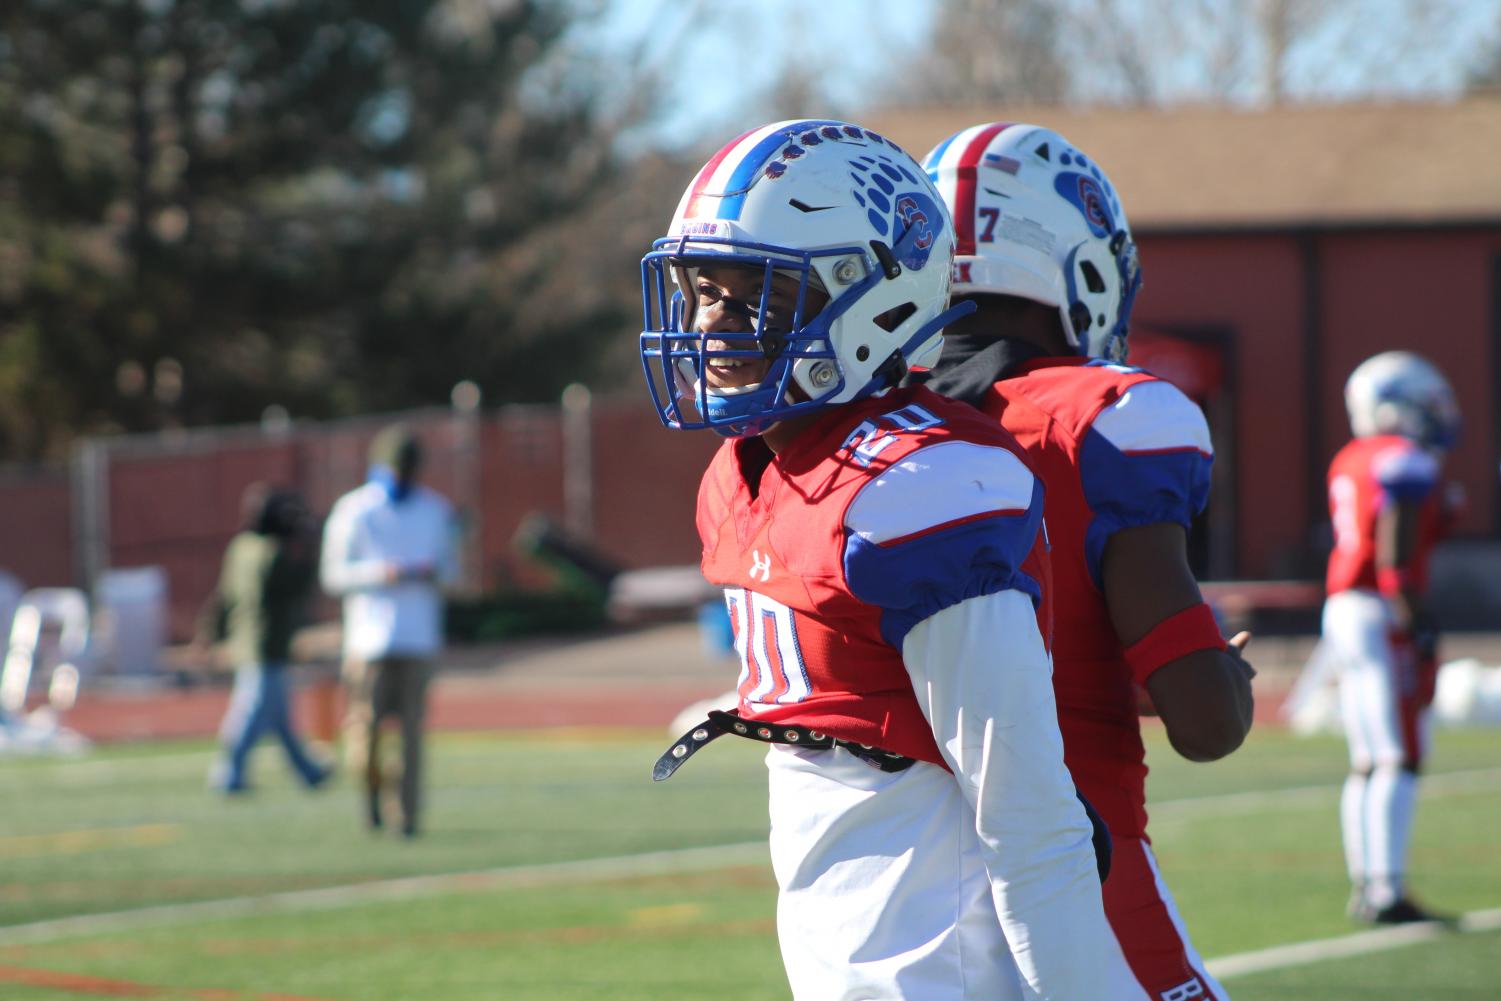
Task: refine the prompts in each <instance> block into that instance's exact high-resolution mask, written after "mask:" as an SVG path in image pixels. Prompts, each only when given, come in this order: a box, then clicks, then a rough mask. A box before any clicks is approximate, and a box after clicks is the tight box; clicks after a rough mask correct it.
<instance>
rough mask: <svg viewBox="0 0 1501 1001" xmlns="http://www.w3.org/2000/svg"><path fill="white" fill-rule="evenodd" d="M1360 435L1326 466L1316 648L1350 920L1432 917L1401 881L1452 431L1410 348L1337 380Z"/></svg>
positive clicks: (1424, 706)
mask: <svg viewBox="0 0 1501 1001" xmlns="http://www.w3.org/2000/svg"><path fill="white" fill-rule="evenodd" d="M1345 406H1346V408H1347V409H1348V410H1349V412H1350V428H1351V430H1352V431H1353V432H1354V434H1355V439H1354V440H1353V441H1351V442H1350V443H1349V444H1348V445H1346V446H1345V447H1344V448H1342V449H1340V450H1339V452H1338V453H1337V454H1336V455H1335V457H1334V461H1333V462H1332V463H1331V464H1330V466H1329V514H1330V518H1331V519H1332V520H1333V523H1334V550H1333V552H1331V553H1330V554H1329V574H1328V578H1327V580H1326V582H1325V583H1326V588H1327V590H1328V593H1329V597H1328V600H1327V601H1326V602H1325V603H1324V629H1323V631H1324V636H1323V642H1324V643H1325V644H1326V645H1327V646H1328V650H1329V654H1330V655H1331V656H1333V657H1335V658H1336V662H1337V663H1338V664H1339V672H1340V673H1339V689H1340V707H1341V710H1342V715H1343V719H1344V725H1345V734H1346V738H1347V740H1348V742H1349V745H1350V775H1349V778H1347V779H1346V780H1345V788H1344V794H1343V796H1342V798H1341V800H1340V821H1341V826H1342V828H1343V831H1344V842H1345V862H1346V865H1347V867H1348V869H1349V873H1350V881H1351V883H1352V884H1353V885H1354V892H1353V893H1352V895H1351V898H1350V914H1351V916H1352V917H1355V918H1356V919H1358V920H1362V921H1369V922H1375V923H1380V924H1399V923H1403V922H1408V921H1427V920H1431V919H1433V915H1431V914H1429V913H1428V912H1427V911H1425V910H1424V909H1423V908H1421V907H1419V906H1418V905H1417V904H1415V903H1413V902H1412V901H1411V900H1410V899H1409V898H1408V897H1407V896H1406V890H1405V887H1404V885H1403V874H1404V872H1405V870H1406V867H1407V866H1406V863H1407V842H1408V834H1409V832H1410V831H1411V830H1412V817H1413V808H1414V802H1415V800H1416V797H1417V777H1418V769H1419V767H1420V766H1421V765H1422V762H1423V752H1424V749H1425V745H1426V743H1427V715H1428V707H1429V705H1430V704H1431V703H1432V701H1433V693H1434V686H1435V683H1436V681H1437V677H1438V658H1437V641H1438V633H1437V629H1436V627H1435V623H1434V618H1433V615H1432V614H1431V612H1430V611H1429V609H1428V607H1427V604H1426V602H1425V600H1424V591H1425V589H1426V587H1427V582H1428V557H1429V554H1430V552H1431V551H1432V549H1433V545H1434V543H1435V542H1437V541H1438V539H1439V537H1440V536H1441V535H1442V534H1443V533H1444V531H1445V530H1446V529H1447V527H1448V524H1449V522H1450V520H1451V515H1452V514H1453V507H1454V505H1453V503H1452V501H1451V500H1450V498H1452V497H1453V496H1454V494H1453V493H1452V491H1445V490H1443V489H1441V485H1440V465H1441V462H1442V457H1443V453H1444V452H1445V451H1446V450H1447V449H1448V448H1449V447H1450V446H1451V445H1453V443H1454V439H1455V437H1456V436H1457V434H1458V432H1459V408H1458V406H1457V404H1456V403H1455V401H1454V393H1453V390H1451V389H1450V388H1449V383H1448V381H1447V380H1445V379H1444V377H1443V376H1442V375H1441V374H1439V372H1438V370H1437V369H1435V368H1434V367H1433V366H1432V365H1430V364H1429V363H1428V362H1427V361H1425V360H1424V359H1422V358H1420V357H1418V356H1417V355H1414V354H1409V353H1408V352H1405V351H1387V352H1385V353H1383V354H1379V355H1376V356H1375V357H1373V358H1368V359H1366V360H1365V361H1364V362H1362V363H1361V364H1360V365H1359V366H1358V367H1357V368H1356V369H1355V371H1354V372H1352V373H1351V374H1350V378H1349V381H1348V382H1346V384H1345Z"/></svg>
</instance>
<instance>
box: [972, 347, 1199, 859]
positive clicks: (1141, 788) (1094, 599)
mask: <svg viewBox="0 0 1501 1001" xmlns="http://www.w3.org/2000/svg"><path fill="white" fill-rule="evenodd" d="M981 408H982V409H983V410H985V412H986V413H988V414H990V415H992V416H993V417H994V418H996V419H997V420H998V421H999V422H1000V423H1001V426H1002V427H1004V428H1005V429H1006V430H1007V431H1009V432H1011V434H1012V435H1014V436H1015V437H1016V440H1017V442H1018V443H1019V444H1020V445H1021V446H1022V447H1023V448H1024V449H1025V450H1026V453H1027V458H1028V460H1029V461H1030V462H1031V464H1032V468H1033V469H1034V470H1036V472H1037V474H1038V475H1039V476H1041V477H1042V481H1043V483H1044V484H1045V485H1046V488H1047V501H1046V515H1045V517H1046V522H1047V532H1048V537H1049V540H1050V542H1051V544H1052V553H1051V555H1052V575H1053V601H1052V608H1053V614H1054V627H1055V628H1054V635H1053V683H1054V684H1053V687H1054V690H1055V691H1056V693H1057V697H1058V718H1059V724H1060V726H1061V728H1062V730H1063V744H1064V756H1065V760H1066V761H1067V763H1068V766H1069V770H1070V771H1071V772H1073V775H1074V780H1075V781H1076V782H1077V783H1078V785H1079V789H1080V791H1081V792H1083V793H1084V796H1085V798H1086V799H1088V800H1089V801H1090V803H1092V804H1093V805H1094V807H1095V809H1096V810H1098V811H1099V813H1100V815H1101V817H1103V818H1104V820H1105V822H1106V824H1107V825H1108V826H1109V828H1110V830H1111V831H1112V832H1114V833H1116V834H1120V835H1130V836H1138V837H1144V836H1145V829H1146V809H1145V800H1146V788H1145V787H1146V774H1147V767H1146V762H1145V758H1146V752H1145V749H1144V748H1143V746H1142V742H1141V729H1140V723H1139V720H1138V717H1137V708H1136V695H1135V689H1134V687H1133V681H1132V676H1131V671H1130V669H1129V668H1128V667H1127V666H1126V663H1125V660H1124V659H1123V658H1122V655H1121V650H1122V647H1121V642H1120V639H1119V638H1118V637H1117V636H1116V634H1115V628H1114V626H1113V625H1112V624H1111V622H1110V615H1109V611H1108V609H1107V607H1106V605H1105V596H1104V593H1103V591H1102V590H1101V582H1100V562H1101V559H1102V557H1103V555H1104V551H1105V543H1106V542H1107V541H1108V540H1109V538H1110V536H1111V534H1112V533H1114V532H1116V531H1118V530H1120V529H1123V528H1129V527H1134V526H1141V525H1153V524H1161V523H1164V522H1171V523H1175V524H1179V525H1182V526H1184V528H1185V529H1186V528H1187V527H1188V525H1189V524H1190V522H1191V521H1192V520H1193V518H1194V516H1195V515H1196V514H1197V513H1198V512H1199V511H1201V510H1202V509H1203V507H1204V505H1205V503H1206V502H1207V500H1208V496H1209V473H1210V466H1211V463H1212V461H1213V450H1212V448H1211V446H1210V443H1209V430H1208V426H1207V425H1206V424H1205V422H1204V416H1203V414H1202V413H1201V412H1200V411H1199V409H1198V407H1197V406H1195V405H1194V404H1193V402H1192V401H1190V400H1189V399H1188V398H1187V397H1185V396H1184V395H1183V394H1182V393H1181V392H1179V391H1178V390H1177V389H1176V388H1174V387H1173V386H1172V385H1171V384H1169V383H1166V382H1163V381H1161V380H1159V379H1157V378H1156V377H1155V376H1153V375H1151V374H1150V373H1147V372H1144V371H1141V370H1140V369H1134V368H1129V367H1126V366H1122V365H1111V364H1108V363H1105V362H1101V361H1091V360H1088V359H1084V358H1041V359H1036V360H1034V361H1031V362H1027V363H1025V364H1023V365H1021V366H1019V367H1018V369H1017V371H1016V374H1015V375H1013V376H1012V377H1010V378H1006V379H1003V380H1001V381H1000V382H998V383H996V384H995V386H994V387H993V388H992V390H991V392H990V393H989V394H988V395H987V396H986V397H985V399H984V400H982V401H981ZM1146 583H1147V582H1144V584H1146Z"/></svg>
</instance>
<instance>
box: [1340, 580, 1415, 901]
mask: <svg viewBox="0 0 1501 1001" xmlns="http://www.w3.org/2000/svg"><path fill="white" fill-rule="evenodd" d="M1391 630H1392V619H1391V612H1390V610H1389V609H1388V607H1387V604H1386V600H1385V599H1384V598H1382V597H1381V596H1380V595H1379V594H1376V593H1374V592H1371V591H1364V590H1352V591H1343V592H1341V593H1339V594H1335V595H1331V596H1330V597H1329V600H1328V601H1326V602H1325V603H1324V621H1323V633H1324V642H1326V643H1328V644H1330V647H1331V652H1332V653H1333V655H1334V656H1335V657H1336V658H1337V660H1338V664H1339V693H1340V708H1341V713H1342V717H1343V721H1344V727H1345V737H1346V740H1347V742H1348V744H1349V748H1350V775H1349V777H1348V778H1347V779H1346V780H1345V787H1344V791H1343V793H1342V795H1341V797H1340V827H1341V831H1342V834H1343V839H1344V848H1345V864H1346V867H1347V869H1348V870H1349V875H1350V880H1351V882H1352V883H1354V884H1355V885H1356V886H1357V887H1363V888H1364V889H1365V892H1366V896H1367V898H1368V899H1369V900H1370V902H1371V903H1372V904H1374V905H1376V906H1378V907H1382V906H1385V905H1386V904H1389V903H1391V902H1392V901H1393V900H1395V899H1397V898H1398V897H1400V896H1401V895H1402V892H1403V887H1402V877H1403V873H1404V872H1405V871H1406V867H1407V846H1408V842H1409V840H1410V837H1411V833H1412V820H1413V813H1414V807H1415V801H1416V798H1417V776H1416V774H1415V773H1414V772H1413V771H1412V770H1410V769H1409V768H1407V767H1404V766H1406V765H1409V764H1415V763H1416V762H1418V761H1421V760H1422V757H1423V754H1424V751H1425V750H1426V745H1427V732H1428V728H1427V717H1428V714H1427V713H1426V712H1425V711H1421V710H1418V709H1416V708H1414V707H1413V706H1412V705H1410V700H1407V699H1404V698H1403V692H1402V681H1401V678H1400V676H1399V672H1398V665H1397V663H1396V658H1395V656H1394V653H1393V649H1392V644H1391Z"/></svg>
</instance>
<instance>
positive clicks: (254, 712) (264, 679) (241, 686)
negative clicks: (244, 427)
mask: <svg viewBox="0 0 1501 1001" xmlns="http://www.w3.org/2000/svg"><path fill="white" fill-rule="evenodd" d="M242 508H243V511H244V514H245V523H244V527H243V528H242V529H241V531H240V532H239V533H238V534H237V535H235V537H234V538H233V539H231V540H230V543H229V546H228V548H227V549H226V550H225V552H224V562H223V566H222V568H221V571H220V574H219V585H218V588H217V590H216V591H215V593H214V596H213V598H212V599H211V601H210V604H209V608H208V618H209V619H210V621H211V628H212V632H213V635H214V639H216V640H220V641H224V642H225V643H226V644H227V646H228V649H229V652H230V655H231V657H232V658H233V663H234V665H235V684H234V691H233V693H232V694H231V696H230V700H229V708H228V710H227V711H226V713H225V715H224V721H223V723H222V724H220V728H219V738H220V741H221V744H222V746H223V752H222V754H221V756H220V758H219V760H218V761H217V762H216V763H215V765H214V769H213V772H212V773H211V775H210V778H209V781H210V785H211V787H212V788H214V789H217V790H218V791H220V792H224V793H241V792H245V791H246V790H248V789H249V783H248V781H247V776H246V763H247V761H248V760H249V757H250V751H251V749H252V748H254V747H255V745H256V742H257V741H259V740H260V738H261V737H262V736H263V735H265V734H267V733H272V734H275V735H276V737H277V739H279V740H280V741H281V744H282V747H283V748H284V749H285V750H286V752H287V759H288V761H290V763H291V765H292V768H293V769H294V770H295V771H296V772H297V774H298V776H299V777H300V778H301V779H302V781H303V782H304V783H306V784H307V785H308V787H309V788H317V787H318V786H320V785H322V784H323V783H324V782H325V781H327V779H328V777H329V775H330V774H331V772H332V767H331V766H330V765H327V764H323V763H321V762H319V761H317V760H316V759H315V758H314V757H313V756H312V755H310V754H309V753H308V751H307V749H306V748H305V747H304V746H303V743H302V741H301V739H300V738H299V737H298V735H297V731H296V730H295V728H294V727H293V724H292V713H291V705H290V684H289V679H288V673H289V672H288V670H287V667H288V662H289V660H290V656H291V647H292V634H293V633H294V632H295V631H296V629H297V627H298V626H299V625H301V624H302V622H303V619H304V615H305V609H306V605H307V599H308V596H309V594H310V592H311V589H312V584H313V581H314V579H315V578H316V576H317V552H316V541H315V539H314V538H313V533H312V532H311V531H310V528H309V525H310V521H311V519H310V518H309V516H308V512H307V509H306V507H305V506H304V504H303V502H302V498H301V497H299V496H298V495H297V494H296V493H294V492H292V491H290V490H284V489H279V488H274V487H270V486H267V485H265V484H261V483H257V484H252V485H251V486H250V487H249V488H247V490H246V492H245V496H244V498H243V501H242Z"/></svg>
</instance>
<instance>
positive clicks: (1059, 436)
mask: <svg viewBox="0 0 1501 1001" xmlns="http://www.w3.org/2000/svg"><path fill="white" fill-rule="evenodd" d="M924 166H925V169H926V170H927V171H928V174H929V176H930V177H931V178H933V180H934V182H935V184H936V185H937V187H938V190H939V191H940V192H941V193H942V195H943V198H944V201H945V202H946V203H947V204H948V206H949V208H950V210H951V211H952V213H953V218H954V228H955V231H956V234H957V235H956V242H957V249H956V256H955V258H954V295H955V299H956V301H957V302H972V303H974V304H975V306H976V309H975V311H974V312H973V313H971V314H969V315H968V316H965V317H963V318H961V319H959V320H958V321H957V322H955V323H954V324H951V325H950V327H949V333H948V337H947V342H946V344H945V347H944V349H943V354H942V357H941V358H940V360H939V362H938V365H937V367H936V368H935V369H934V370H933V372H931V373H929V376H930V377H929V378H928V379H927V383H926V384H927V386H928V388H929V389H933V390H935V391H937V392H939V393H942V394H944V395H946V396H949V397H952V398H955V399H959V400H963V401H965V402H967V403H970V404H973V405H974V406H976V407H978V408H980V409H981V410H982V411H984V412H985V413H986V414H988V415H990V417H991V418H993V419H995V420H997V421H998V422H999V423H1000V425H1001V426H1002V427H1003V428H1005V429H1006V430H1007V431H1009V432H1010V433H1011V434H1012V435H1014V436H1015V438H1016V440H1017V441H1018V442H1019V443H1020V444H1021V446H1022V447H1023V449H1024V450H1025V451H1026V454H1027V458H1028V461H1029V462H1030V463H1031V465H1032V468H1033V469H1034V470H1035V471H1036V472H1037V475H1038V476H1039V477H1041V478H1042V481H1043V485H1044V486H1045V487H1046V491H1047V502H1046V503H1047V507H1046V521H1047V530H1048V538H1049V541H1050V542H1051V544H1052V570H1053V585H1054V588H1053V597H1054V601H1053V609H1054V615H1055V628H1056V631H1055V634H1054V636H1055V641H1054V646H1053V657H1054V671H1053V683H1054V688H1055V691H1056V693H1057V700H1058V714H1059V723H1060V725H1061V727H1062V730H1063V743H1064V752H1065V755H1066V758H1067V761H1068V765H1069V768H1070V770H1071V771H1072V772H1073V775H1074V779H1075V781H1077V782H1078V784H1079V789H1080V791H1081V792H1082V793H1083V794H1084V797H1085V798H1086V799H1087V800H1089V801H1090V802H1091V803H1093V804H1094V806H1095V808H1096V809H1097V810H1098V811H1099V812H1100V814H1101V816H1103V817H1104V819H1105V823H1106V824H1107V825H1108V826H1109V828H1110V834H1111V838H1112V841H1113V844H1114V857H1113V860H1112V867H1111V874H1110V878H1109V879H1108V880H1107V881H1106V883H1105V908H1106V912H1107V914H1108V915H1109V917H1110V923H1111V925H1112V927H1113V928H1114V931H1115V935H1116V937H1117V938H1118V939H1119V941H1120V945H1121V948H1122V949H1123V950H1124V952H1125V954H1126V958H1127V960H1128V961H1129V962H1130V965H1131V969H1132V971H1133V972H1134V974H1135V977H1136V981H1137V982H1138V984H1139V985H1140V986H1139V987H1137V988H1136V991H1135V993H1134V994H1133V995H1132V996H1134V997H1150V998H1151V999H1153V1001H1159V999H1180V998H1196V999H1198V998H1205V999H1207V998H1219V999H1223V998H1224V997H1225V993H1224V990H1223V988H1222V987H1221V986H1220V985H1219V984H1218V983H1216V982H1215V981H1214V979H1213V978H1212V977H1210V975H1209V974H1208V972H1207V971H1206V970H1205V968H1204V964H1203V962H1202V960H1201V959H1200V958H1199V956H1198V954H1197V953H1196V952H1195V951H1194V949H1193V946H1192V945H1191V944H1190V942H1189V939H1188V935H1187V933H1186V931H1185V930H1184V928H1183V923H1182V921H1181V920H1180V919H1179V917H1178V913H1177V910H1176V908H1175V907H1174V905H1173V900H1172V897H1171V896H1170V895H1169V893H1168V891H1167V888H1166V886H1165V885H1164V884H1163V881H1162V876H1161V874H1160V873H1159V872H1158V869H1157V863H1156V860H1155V859H1154V857H1153V855H1152V849H1151V842H1150V840H1149V838H1148V837H1147V832H1146V821H1147V816H1146V810H1145V778H1146V771H1147V769H1146V764H1145V753H1144V750H1143V746H1142V741H1141V733H1140V724H1139V722H1138V705H1139V702H1141V701H1143V696H1149V700H1150V705H1151V706H1154V707H1155V711H1156V713H1157V714H1158V715H1159V716H1160V717H1161V718H1162V722H1163V724H1164V725H1165V727H1166V730H1167V736H1168V739H1169V741H1170V742H1171V743H1172V746H1173V747H1174V748H1175V749H1176V750H1177V751H1178V752H1179V753H1180V754H1182V755H1183V756H1185V757H1187V758H1190V759H1192V760H1194V761H1211V760H1214V759H1216V758H1220V757H1223V756H1224V755H1226V754H1229V753H1230V752H1231V751H1233V750H1235V748H1236V747H1238V746H1239V745H1240V743H1241V742H1242V740H1244V739H1245V736H1246V733H1247V731H1248V730H1249V728H1250V726H1251V710H1252V697H1251V685H1250V679H1251V676H1252V674H1253V672H1252V670H1251V668H1250V666H1249V665H1248V664H1246V662H1245V661H1244V660H1242V659H1241V657H1240V655H1239V654H1240V650H1239V648H1240V647H1241V646H1242V645H1244V643H1245V642H1246V640H1247V639H1248V638H1249V637H1248V636H1246V635H1245V634H1242V635H1241V636H1237V637H1236V638H1235V640H1233V641H1232V643H1231V644H1228V645H1227V644H1226V643H1225V641H1224V639H1223V638H1222V637H1221V635H1220V630H1219V627H1218V625H1217V624H1216V622H1215V618H1214V615H1213V614H1212V613H1211V611H1210V609H1209V607H1208V606H1207V605H1206V604H1205V603H1204V600H1203V598H1202V597H1201V595H1200V592H1199V587H1198V583H1197V582H1196V581H1195V579H1194V576H1193V573H1192V571H1191V570H1190V569H1189V565H1188V559H1187V555H1186V530H1187V528H1188V526H1189V524H1190V522H1191V521H1192V519H1193V518H1194V516H1195V515H1196V514H1197V513H1198V512H1199V511H1200V510H1202V509H1203V507H1204V504H1205V502H1206V500H1207V497H1208V492H1209V472H1210V464H1211V462H1212V459H1213V451H1212V448H1211V445H1210V440H1209V429H1208V427H1207V425H1206V424H1205V421H1204V417H1203V414H1202V413H1200V411H1199V408H1198V407H1197V406H1195V405H1194V404H1193V403H1192V402H1191V401H1190V400H1189V399H1188V398H1187V397H1185V396H1184V395H1183V394H1182V393H1181V392H1179V391H1178V390H1177V389H1176V388H1175V387H1173V386H1172V385H1171V384H1169V383H1167V382H1164V381H1162V380H1160V379H1157V378H1155V377H1153V376H1152V375H1150V374H1148V373H1147V372H1144V371H1141V370H1139V369H1135V368H1130V367H1128V366H1126V365H1124V364H1122V361H1123V359H1124V358H1125V354H1126V350H1125V345H1126V330H1127V323H1128V321H1129V319H1130V314H1131V305H1132V301H1133V299H1134V298H1135V296H1136V291H1137V288H1138V287H1139V285H1140V283H1141V273H1140V270H1139V267H1138V263H1137V256H1136V248H1135V245H1134V244H1133V243H1132V240H1131V231H1130V227H1129V226H1128V224H1127V221H1126V215H1125V212H1124V211H1123V209H1122V207H1121V204H1120V200H1119V198H1118V197H1117V196H1116V193H1115V190H1114V188H1113V187H1112V186H1111V184H1110V180H1109V178H1108V177H1106V175H1105V173H1104V171H1103V170H1102V169H1101V167H1100V166H1099V165H1098V164H1097V163H1095V162H1094V161H1093V160H1092V159H1090V158H1089V157H1087V156H1085V155H1084V154H1083V153H1081V152H1080V151H1079V150H1078V149H1076V148H1075V147H1074V146H1073V145H1071V144H1070V143H1069V142H1068V141H1067V140H1066V139H1064V138H1063V137H1062V136H1060V135H1059V134H1057V133H1056V132H1052V131H1049V130H1048V129H1045V128H1041V127H1038V126H1036V125H1026V124H1020V123H1017V124H1006V123H990V124H984V125H976V126H973V127H971V128H968V129H965V130H964V131H962V132H959V133H958V134H956V135H954V136H951V137H950V138H948V139H946V140H945V141H944V142H942V143H941V144H939V145H938V146H937V147H936V148H934V149H933V151H932V152H930V153H929V154H928V156H927V158H926V161H925V163H924Z"/></svg>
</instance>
